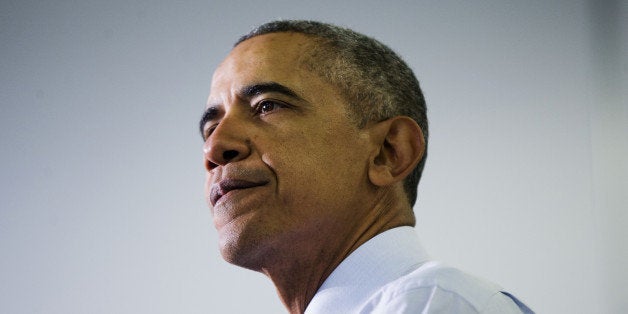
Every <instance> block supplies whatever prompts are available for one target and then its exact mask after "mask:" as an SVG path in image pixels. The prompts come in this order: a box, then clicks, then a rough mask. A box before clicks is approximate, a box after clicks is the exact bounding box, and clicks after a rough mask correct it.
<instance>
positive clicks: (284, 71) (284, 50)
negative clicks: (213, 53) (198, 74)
mask: <svg viewBox="0 0 628 314" xmlns="http://www.w3.org/2000/svg"><path fill="white" fill-rule="evenodd" d="M311 41H312V39H311V38H309V37H308V36H306V35H303V34H298V33H272V34H265V35H260V36H256V37H253V38H251V39H248V40H246V41H244V42H242V43H240V44H239V45H238V46H236V47H235V48H233V50H231V52H230V53H229V55H227V57H226V58H225V60H223V61H222V62H221V63H220V65H219V66H218V68H217V69H216V71H215V72H214V75H213V78H212V86H211V91H210V96H209V99H208V105H207V106H208V107H209V106H210V105H216V104H221V103H223V102H232V101H235V100H236V98H237V91H238V90H240V89H241V88H242V87H243V86H245V85H250V84H253V83H258V82H266V81H275V82H279V83H282V84H285V85H287V86H290V87H291V88H293V89H294V90H296V91H299V90H300V89H302V88H303V86H300V85H302V84H306V83H308V82H311V80H312V78H313V77H316V78H317V79H320V78H319V77H318V75H315V74H314V73H313V72H312V71H311V70H309V69H308V67H306V66H304V63H305V62H304V61H305V60H306V59H308V57H307V55H309V53H307V52H306V51H307V50H308V49H307V47H308V46H309V45H310V44H311Z"/></svg>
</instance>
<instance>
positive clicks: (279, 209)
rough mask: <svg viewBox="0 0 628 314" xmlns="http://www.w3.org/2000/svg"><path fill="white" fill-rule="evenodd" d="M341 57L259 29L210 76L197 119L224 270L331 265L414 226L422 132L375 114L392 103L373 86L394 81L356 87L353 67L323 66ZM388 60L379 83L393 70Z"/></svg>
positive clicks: (311, 41)
mask: <svg viewBox="0 0 628 314" xmlns="http://www.w3.org/2000/svg"><path fill="white" fill-rule="evenodd" d="M297 24H298V23H297ZM321 26H322V24H321ZM331 29H334V28H333V27H331ZM345 32H349V33H350V34H354V35H353V36H358V35H357V34H355V33H351V32H350V31H346V30H345ZM359 38H361V37H359V36H358V37H356V38H355V41H360V40H366V39H360V40H358V39H359ZM372 45H375V46H378V47H380V46H381V45H380V44H372ZM381 47H383V46H381ZM381 47H380V49H383V48H381ZM342 49H343V47H342V45H341V46H338V47H336V48H334V47H333V46H329V45H328V44H321V42H320V38H319V37H317V36H314V35H311V34H307V33H306V34H304V33H303V32H297V31H277V32H266V33H261V32H260V33H258V34H256V35H251V36H249V37H247V38H246V39H243V40H241V41H240V42H238V44H237V45H236V46H235V47H234V49H233V50H232V51H231V53H230V54H229V55H228V56H227V58H226V59H225V60H224V61H223V62H222V63H221V64H220V66H219V67H218V69H217V70H216V72H215V73H214V76H213V79H212V86H211V92H210V95H209V99H208V104H207V109H206V111H205V114H204V116H203V118H202V120H201V131H202V133H203V138H204V140H205V144H204V147H203V148H204V155H205V165H206V168H207V170H208V172H207V181H206V195H207V198H208V201H209V203H210V207H211V209H212V213H213V216H214V224H215V226H216V228H217V229H218V233H219V239H220V246H221V252H222V254H223V257H225V259H227V260H228V261H229V262H232V263H235V264H238V265H240V266H243V267H248V268H251V269H255V270H259V271H263V272H266V273H271V272H273V271H271V270H269V269H268V268H269V267H272V268H281V267H283V266H285V263H293V262H294V263H297V264H299V263H301V264H300V267H301V268H303V267H306V266H305V265H304V264H303V263H308V264H311V265H317V266H312V267H328V266H330V264H334V263H336V264H337V263H339V262H340V260H339V258H344V256H346V254H348V253H349V252H350V251H351V250H352V249H355V247H354V246H355V245H359V244H361V243H363V242H364V241H366V240H368V238H369V237H372V236H374V235H375V234H377V233H378V232H382V231H384V230H387V229H389V228H392V227H395V226H400V225H413V224H414V216H413V214H412V209H411V206H410V203H409V202H408V200H407V198H406V192H405V190H406V189H405V188H404V184H403V182H402V181H403V180H404V179H405V178H406V177H407V176H408V175H409V174H410V173H412V172H413V171H414V169H415V168H416V166H417V164H419V162H420V161H421V160H422V158H423V156H424V151H425V141H424V135H423V133H422V130H421V128H420V127H419V126H418V125H417V123H416V122H415V121H414V120H413V119H411V118H408V117H407V116H406V115H411V113H407V112H410V111H408V110H406V109H399V110H400V111H399V112H397V111H394V110H393V109H390V108H388V107H389V106H388V105H386V106H384V107H383V108H384V109H381V108H380V109H377V110H371V109H372V108H371V107H373V106H380V105H381V104H389V103H391V102H392V101H393V99H397V98H394V97H392V96H382V95H379V94H378V93H374V91H372V90H369V89H370V88H374V89H381V86H379V85H380V84H385V85H387V86H390V85H391V83H383V82H380V81H381V79H379V80H375V82H374V83H375V84H373V83H369V84H368V85H365V84H366V83H367V82H366V81H365V80H363V79H362V78H361V77H358V78H356V79H357V80H356V81H352V77H349V76H348V75H349V74H352V75H358V76H361V75H364V74H363V73H362V72H360V71H359V70H358V69H357V67H356V66H352V65H350V64H349V63H347V62H344V63H343V62H342V61H341V59H337V58H336V59H334V60H325V61H324V60H323V59H327V58H331V56H332V54H329V52H325V50H339V51H341V50H342ZM384 50H386V49H384ZM378 51H379V50H378ZM386 51H389V50H386ZM390 53H392V52H390ZM372 57H373V58H379V59H382V60H384V59H391V58H392V57H390V56H382V55H379V54H378V53H372ZM369 58H370V57H369ZM367 59H368V58H367ZM392 59H394V60H397V61H395V62H392V63H395V64H396V65H390V67H388V68H387V66H386V65H387V64H388V63H391V62H388V63H386V62H384V63H383V64H384V65H380V66H379V68H378V69H379V70H377V71H380V70H381V71H383V72H382V73H379V74H378V76H382V77H386V76H390V75H389V74H387V73H384V72H390V71H400V70H399V69H397V68H399V67H400V66H399V64H397V63H399V62H401V61H400V60H398V59H395V58H392ZM380 61H381V60H380ZM381 62H383V61H381ZM381 62H380V63H381ZM345 63H346V64H345ZM334 64H336V65H338V66H340V67H341V68H342V71H341V70H338V69H336V68H335V67H334V66H333V65H334ZM319 66H320V67H321V68H320V69H319V68H318V67H319ZM343 71H345V72H343ZM347 71H353V72H347ZM407 71H408V72H409V75H410V76H411V77H412V82H414V83H405V84H406V85H407V84H410V85H412V86H414V87H416V90H413V91H408V92H407V93H408V94H416V95H418V97H419V98H420V99H421V104H422V98H421V97H420V91H418V84H417V83H416V80H415V79H414V77H413V76H412V73H411V72H410V71H409V70H407ZM332 72H333V73H332ZM343 73H344V74H343ZM367 80H368V79H367ZM358 88H365V90H363V91H360V90H359V89H358ZM391 88H392V86H391ZM400 94H402V93H400ZM401 96H403V95H401ZM401 96H399V97H401ZM395 97H397V96H395ZM403 97H406V96H403ZM406 98H407V97H406ZM373 99H375V101H374V100H373ZM356 101H357V102H360V103H357V102H356ZM395 101H397V100H395ZM361 106H364V108H363V111H364V112H369V113H366V114H363V113H361V112H360V111H359V109H357V108H362V107H361ZM381 106H383V105H381ZM395 110H396V109H395ZM404 110H405V111H404ZM418 111H421V112H423V114H424V107H423V109H419V110H418ZM423 116H424V115H423ZM413 189H416V186H415V187H414V188H413ZM300 258H301V259H302V260H298V259H300ZM292 266H294V265H292ZM286 267H288V266H286ZM332 269H333V268H332ZM330 270H331V269H324V270H320V269H319V271H320V272H324V271H330ZM271 277H272V276H271ZM314 279H315V278H314ZM314 279H312V280H314Z"/></svg>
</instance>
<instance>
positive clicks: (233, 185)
mask: <svg viewBox="0 0 628 314" xmlns="http://www.w3.org/2000/svg"><path fill="white" fill-rule="evenodd" d="M267 183H268V181H258V182H254V181H247V180H238V179H224V180H222V181H220V182H218V183H217V184H214V185H213V186H212V188H211V190H210V192H209V199H210V202H211V204H212V206H216V203H217V202H218V200H219V199H220V198H221V197H223V196H224V195H225V194H227V193H229V192H230V191H233V190H244V189H250V188H254V187H258V186H262V185H266V184H267Z"/></svg>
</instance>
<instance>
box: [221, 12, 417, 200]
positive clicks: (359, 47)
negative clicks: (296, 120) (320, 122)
mask: <svg viewBox="0 0 628 314" xmlns="http://www.w3.org/2000/svg"><path fill="white" fill-rule="evenodd" d="M282 32H293V33H300V34H304V35H307V36H310V37H312V38H313V42H312V48H311V50H310V56H309V58H308V59H309V60H310V61H309V62H306V65H307V66H308V68H309V69H310V70H312V71H313V72H314V73H317V74H318V75H319V76H321V77H322V78H324V79H325V80H326V81H327V82H329V83H331V84H333V85H335V86H337V87H338V89H339V91H340V93H341V94H342V95H343V97H344V98H345V100H346V101H347V102H348V104H349V108H348V110H349V111H350V113H351V115H352V118H353V119H354V120H355V122H356V123H357V124H358V126H359V127H364V126H365V125H366V124H367V123H368V122H371V121H383V120H386V119H389V118H392V117H395V116H408V117H410V118H412V119H413V120H414V121H416V123H417V124H418V125H419V127H420V128H421V131H422V132H423V136H424V140H425V144H426V150H425V153H424V155H423V158H422V159H421V161H420V162H419V164H418V165H417V166H416V168H415V169H414V170H413V171H412V173H410V175H408V177H406V178H405V180H404V190H405V192H406V195H407V197H408V201H409V202H410V205H412V206H414V204H415V202H416V199H417V187H418V184H419V181H420V179H421V174H422V172H423V168H424V166H425V160H426V158H427V140H428V134H429V133H428V122H427V112H426V111H427V109H426V106H425V99H424V97H423V93H422V92H421V88H420V86H419V82H418V80H417V79H416V77H415V76H414V73H413V72H412V70H411V69H410V67H408V65H407V64H406V63H405V62H404V61H403V60H402V59H401V57H399V56H398V55H397V54H396V53H395V52H394V51H393V50H392V49H390V48H388V47H387V46H386V45H384V44H382V43H381V42H379V41H377V40H376V39H373V38H371V37H368V36H365V35H363V34H360V33H357V32H355V31H353V30H351V29H348V28H343V27H338V26H335V25H331V24H326V23H321V22H315V21H300V20H298V21H294V20H281V21H273V22H269V23H266V24H263V25H261V26H259V27H257V28H255V29H254V30H252V31H251V32H250V33H248V34H246V35H244V36H242V37H241V38H240V39H239V40H238V41H237V42H236V43H235V45H234V46H237V45H238V44H240V43H241V42H243V41H245V40H247V39H249V38H252V37H255V36H260V35H264V34H269V33H282ZM417 140H418V139H417Z"/></svg>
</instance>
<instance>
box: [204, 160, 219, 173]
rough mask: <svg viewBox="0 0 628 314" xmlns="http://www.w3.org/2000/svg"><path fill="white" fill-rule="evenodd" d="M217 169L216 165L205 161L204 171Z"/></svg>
mask: <svg viewBox="0 0 628 314" xmlns="http://www.w3.org/2000/svg"><path fill="white" fill-rule="evenodd" d="M216 167H218V165H217V164H215V163H213V162H211V161H209V160H205V169H207V171H211V170H212V169H214V168H216Z"/></svg>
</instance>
